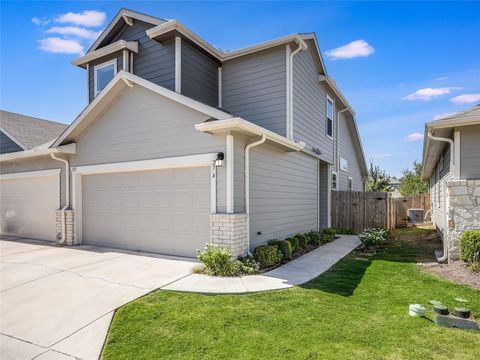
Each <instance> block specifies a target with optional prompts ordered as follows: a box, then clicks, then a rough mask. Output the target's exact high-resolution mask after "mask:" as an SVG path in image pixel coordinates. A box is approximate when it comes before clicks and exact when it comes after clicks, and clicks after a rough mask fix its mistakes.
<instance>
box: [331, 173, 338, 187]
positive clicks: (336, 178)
mask: <svg viewBox="0 0 480 360" xmlns="http://www.w3.org/2000/svg"><path fill="white" fill-rule="evenodd" d="M333 175H335V187H334V186H333ZM330 179H331V181H332V190H338V173H337V172H336V171H332V175H331V176H330Z"/></svg>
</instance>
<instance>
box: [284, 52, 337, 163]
mask: <svg viewBox="0 0 480 360" xmlns="http://www.w3.org/2000/svg"><path fill="white" fill-rule="evenodd" d="M332 99H333V97H332ZM326 106H327V91H326V89H325V87H324V85H323V83H321V82H320V81H319V80H318V70H317V68H316V66H315V62H314V59H313V54H312V50H311V47H309V48H308V49H307V50H306V51H302V52H300V53H298V54H297V55H295V57H294V58H293V136H294V139H295V140H300V141H304V142H305V143H306V144H307V147H308V148H311V147H312V146H313V147H316V148H319V149H320V150H321V152H322V154H321V158H322V160H324V161H326V162H329V163H333V157H334V155H333V151H334V150H333V140H331V139H330V138H328V137H327V136H326V127H327V123H326V121H327V115H326V114H327V113H326ZM337 111H338V110H337V109H334V114H335V116H336V112H337ZM334 121H336V119H334ZM333 127H334V131H335V124H334V126H333ZM333 136H334V138H335V133H334V134H333Z"/></svg>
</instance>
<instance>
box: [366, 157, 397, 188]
mask: <svg viewBox="0 0 480 360" xmlns="http://www.w3.org/2000/svg"><path fill="white" fill-rule="evenodd" d="M390 190H391V188H390V177H389V176H388V175H387V174H386V172H385V170H381V169H380V166H378V165H374V164H373V161H370V169H369V170H368V181H367V191H379V192H387V191H390Z"/></svg>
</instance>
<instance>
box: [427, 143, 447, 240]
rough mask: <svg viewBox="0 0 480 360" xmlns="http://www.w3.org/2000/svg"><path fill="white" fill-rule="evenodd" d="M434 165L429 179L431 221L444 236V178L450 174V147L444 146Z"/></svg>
mask: <svg viewBox="0 0 480 360" xmlns="http://www.w3.org/2000/svg"><path fill="white" fill-rule="evenodd" d="M442 155H443V156H440V158H439V159H438V161H437V163H436V164H435V172H434V174H433V175H432V177H431V178H430V196H431V203H432V221H433V223H434V224H435V225H436V227H437V229H438V230H439V231H440V233H441V234H442V235H444V234H445V212H446V209H445V193H446V187H445V181H444V180H445V177H446V176H447V175H448V174H449V173H450V146H445V147H444V149H443V152H442Z"/></svg>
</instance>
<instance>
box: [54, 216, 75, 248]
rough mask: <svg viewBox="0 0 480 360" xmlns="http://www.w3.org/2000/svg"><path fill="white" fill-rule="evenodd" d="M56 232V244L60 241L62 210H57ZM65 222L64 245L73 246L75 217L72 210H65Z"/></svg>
mask: <svg viewBox="0 0 480 360" xmlns="http://www.w3.org/2000/svg"><path fill="white" fill-rule="evenodd" d="M56 219H57V221H56V231H57V242H60V241H62V210H57V214H56ZM65 222H66V237H67V240H66V243H65V245H74V244H75V232H74V228H75V216H74V212H73V210H65Z"/></svg>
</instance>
